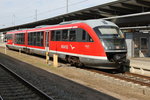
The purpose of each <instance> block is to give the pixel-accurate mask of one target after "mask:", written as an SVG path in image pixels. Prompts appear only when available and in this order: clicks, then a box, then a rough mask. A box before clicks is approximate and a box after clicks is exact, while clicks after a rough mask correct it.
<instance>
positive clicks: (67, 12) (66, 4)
mask: <svg viewBox="0 0 150 100" xmlns="http://www.w3.org/2000/svg"><path fill="white" fill-rule="evenodd" d="M66 13H68V0H66Z"/></svg>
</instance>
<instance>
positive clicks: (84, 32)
mask: <svg viewBox="0 0 150 100" xmlns="http://www.w3.org/2000/svg"><path fill="white" fill-rule="evenodd" d="M82 40H86V31H85V30H83V31H82Z"/></svg>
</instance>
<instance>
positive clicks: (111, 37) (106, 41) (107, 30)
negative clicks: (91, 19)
mask: <svg viewBox="0 0 150 100" xmlns="http://www.w3.org/2000/svg"><path fill="white" fill-rule="evenodd" d="M94 30H95V32H96V34H97V35H98V37H99V38H100V40H101V42H102V44H103V46H104V48H105V50H125V49H126V43H125V39H124V36H123V33H122V32H121V31H120V29H119V28H118V27H114V26H100V27H96V28H94Z"/></svg>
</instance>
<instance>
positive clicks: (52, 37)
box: [51, 31, 55, 41]
mask: <svg viewBox="0 0 150 100" xmlns="http://www.w3.org/2000/svg"><path fill="white" fill-rule="evenodd" d="M54 35H55V34H54V31H51V41H54V40H55V37H54Z"/></svg>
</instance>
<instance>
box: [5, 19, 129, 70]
mask: <svg viewBox="0 0 150 100" xmlns="http://www.w3.org/2000/svg"><path fill="white" fill-rule="evenodd" d="M6 37H7V47H8V48H9V49H15V50H19V49H21V50H22V51H24V52H26V53H35V54H39V55H45V52H46V51H47V52H49V56H52V55H53V54H54V53H57V54H58V55H59V58H61V59H63V60H66V61H68V62H69V63H71V64H72V65H76V66H83V65H87V66H94V67H99V68H104V69H112V68H117V69H118V68H121V69H125V68H126V67H125V66H126V65H128V64H129V61H128V60H127V59H126V53H127V47H126V43H125V39H124V36H123V34H122V32H121V31H120V29H119V28H118V26H117V25H115V24H114V23H112V22H109V21H105V20H101V19H97V20H76V21H69V22H62V23H60V24H58V25H53V26H45V27H44V26H43V27H37V28H33V29H26V30H17V31H11V32H7V33H6Z"/></svg>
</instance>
